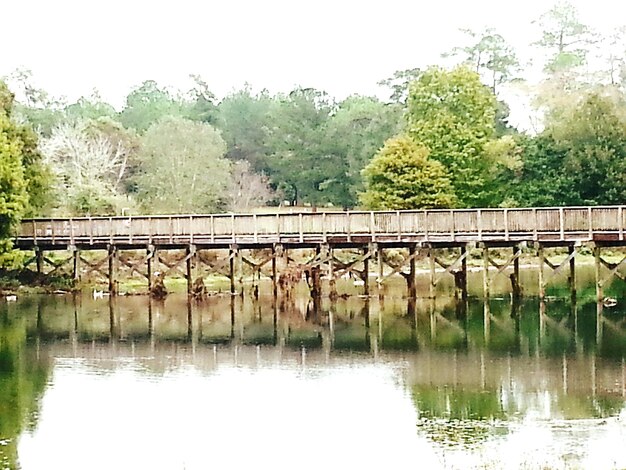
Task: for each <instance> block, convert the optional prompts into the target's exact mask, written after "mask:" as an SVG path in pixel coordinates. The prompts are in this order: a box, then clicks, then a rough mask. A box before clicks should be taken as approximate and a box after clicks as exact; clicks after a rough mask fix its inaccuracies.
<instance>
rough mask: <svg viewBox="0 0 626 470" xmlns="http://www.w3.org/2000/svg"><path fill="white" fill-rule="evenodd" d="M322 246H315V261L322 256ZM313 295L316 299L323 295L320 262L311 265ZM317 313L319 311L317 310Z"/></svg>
mask: <svg viewBox="0 0 626 470" xmlns="http://www.w3.org/2000/svg"><path fill="white" fill-rule="evenodd" d="M321 251H322V250H321V247H320V246H319V245H318V246H316V247H315V261H316V262H317V261H318V260H319V257H320V253H321ZM311 283H312V286H311V296H312V297H313V299H314V300H316V299H319V298H320V297H321V295H322V277H321V272H320V266H319V264H315V265H314V266H312V267H311ZM316 313H317V312H316Z"/></svg>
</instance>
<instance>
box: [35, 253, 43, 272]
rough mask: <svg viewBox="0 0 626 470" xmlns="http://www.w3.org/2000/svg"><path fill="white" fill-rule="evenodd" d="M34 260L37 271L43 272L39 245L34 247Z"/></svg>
mask: <svg viewBox="0 0 626 470" xmlns="http://www.w3.org/2000/svg"><path fill="white" fill-rule="evenodd" d="M35 261H36V263H37V273H38V274H43V250H42V249H41V248H39V247H37V248H36V249H35Z"/></svg>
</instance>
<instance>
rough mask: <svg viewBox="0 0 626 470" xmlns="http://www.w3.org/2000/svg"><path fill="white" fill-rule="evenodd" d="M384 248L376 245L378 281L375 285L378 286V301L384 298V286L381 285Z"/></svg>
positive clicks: (383, 267) (383, 268)
mask: <svg viewBox="0 0 626 470" xmlns="http://www.w3.org/2000/svg"><path fill="white" fill-rule="evenodd" d="M383 250H384V248H383V247H382V246H381V245H378V253H377V256H376V259H377V260H378V279H377V280H376V283H377V284H378V298H379V299H380V300H382V299H383V297H384V296H385V285H384V283H383V278H384V275H385V273H384V271H385V261H384V252H383Z"/></svg>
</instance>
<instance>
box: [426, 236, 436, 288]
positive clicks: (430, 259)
mask: <svg viewBox="0 0 626 470" xmlns="http://www.w3.org/2000/svg"><path fill="white" fill-rule="evenodd" d="M435 262H436V260H435V250H434V249H433V247H432V246H429V247H428V263H429V265H430V283H429V285H430V288H429V294H430V298H431V299H434V298H435V286H436V283H437V279H436V277H435V276H436V273H435V267H436V266H435Z"/></svg>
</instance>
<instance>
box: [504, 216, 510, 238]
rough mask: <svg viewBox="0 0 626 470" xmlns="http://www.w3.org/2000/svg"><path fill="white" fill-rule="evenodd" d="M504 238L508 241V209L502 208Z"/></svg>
mask: <svg viewBox="0 0 626 470" xmlns="http://www.w3.org/2000/svg"><path fill="white" fill-rule="evenodd" d="M504 239H505V240H506V241H507V242H508V241H509V210H508V209H504Z"/></svg>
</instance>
